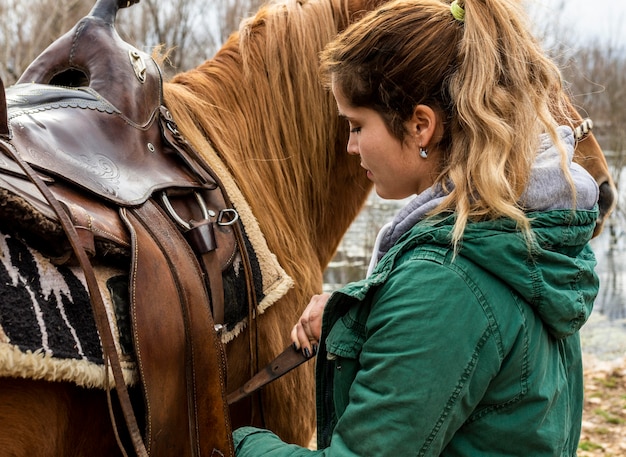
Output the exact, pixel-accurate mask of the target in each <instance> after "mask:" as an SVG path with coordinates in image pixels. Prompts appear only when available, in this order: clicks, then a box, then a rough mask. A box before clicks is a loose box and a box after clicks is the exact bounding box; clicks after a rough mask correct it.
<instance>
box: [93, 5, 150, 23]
mask: <svg viewBox="0 0 626 457" xmlns="http://www.w3.org/2000/svg"><path fill="white" fill-rule="evenodd" d="M135 3H139V0H98V1H97V2H96V4H95V5H94V6H93V8H92V9H91V11H90V12H89V15H90V16H94V17H97V18H100V19H102V20H103V21H104V22H107V23H109V24H113V23H115V16H116V15H117V11H118V10H119V9H120V8H128V7H129V6H131V5H134V4H135Z"/></svg>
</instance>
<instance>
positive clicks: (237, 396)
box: [227, 345, 313, 405]
mask: <svg viewBox="0 0 626 457" xmlns="http://www.w3.org/2000/svg"><path fill="white" fill-rule="evenodd" d="M312 357H313V356H311V357H306V356H305V355H304V354H302V351H298V350H296V349H295V348H294V347H293V346H292V345H290V346H289V347H288V348H287V349H285V350H284V351H283V352H281V353H280V355H278V357H276V358H275V359H274V360H272V362H271V363H269V364H268V365H267V366H266V367H265V368H263V370H261V371H259V372H258V373H257V374H256V375H254V376H253V377H252V378H251V379H250V380H249V381H248V382H246V383H245V384H244V385H243V386H241V387H240V388H239V389H237V390H235V391H234V392H231V393H230V394H228V397H227V401H228V404H229V405H232V404H233V403H236V402H238V401H239V400H241V399H243V398H245V397H247V396H248V395H251V394H252V393H254V392H256V391H257V390H259V389H260V388H261V387H264V386H266V385H267V384H269V383H270V382H272V381H275V380H276V379H278V378H280V377H281V376H283V375H285V374H287V373H288V372H290V371H291V370H293V369H294V368H296V367H299V366H300V365H302V364H303V363H304V362H306V361H307V360H310V359H311V358H312Z"/></svg>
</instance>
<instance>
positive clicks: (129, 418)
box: [0, 136, 148, 457]
mask: <svg viewBox="0 0 626 457" xmlns="http://www.w3.org/2000/svg"><path fill="white" fill-rule="evenodd" d="M5 138H6V139H8V136H6V137H5ZM0 145H2V146H3V149H4V150H5V151H6V153H7V154H9V155H10V156H11V158H12V159H13V160H15V162H16V163H17V164H19V166H20V167H21V168H22V170H23V171H24V173H26V175H27V176H28V178H29V179H30V180H31V182H32V183H33V184H35V186H37V188H38V189H39V191H40V192H41V193H42V195H43V196H44V198H45V199H46V200H47V201H48V203H49V204H50V206H51V207H52V209H53V210H54V213H55V214H56V216H57V217H58V219H59V222H60V223H61V225H62V227H63V230H64V231H65V232H66V234H67V237H68V239H69V242H70V244H71V246H72V249H73V251H74V254H75V255H76V259H77V260H78V263H79V265H80V266H81V268H82V269H83V272H84V274H85V281H86V283H87V288H88V290H89V295H90V297H91V305H92V309H93V314H94V319H95V321H96V326H97V328H98V333H99V335H100V339H101V341H102V352H103V354H104V358H105V360H108V361H109V362H110V366H111V370H112V372H113V379H114V381H115V388H116V390H117V394H118V398H119V402H120V406H121V409H122V412H123V415H124V419H125V421H126V427H127V429H128V432H129V435H130V438H131V441H132V444H133V447H134V450H135V453H136V454H137V456H138V457H148V452H147V450H146V447H145V445H144V443H143V440H142V437H141V432H140V430H139V426H138V424H137V418H136V417H135V413H134V411H133V407H132V404H131V401H130V395H129V393H128V389H127V388H126V383H125V381H124V376H123V374H122V367H121V364H120V359H119V355H118V353H117V349H116V347H115V339H114V337H113V333H112V331H111V327H110V324H109V320H108V316H107V312H106V307H105V304H104V299H103V298H102V292H101V290H100V287H99V285H98V281H97V279H96V275H95V272H94V270H93V266H92V265H91V262H90V261H89V258H88V257H87V253H86V252H85V250H84V249H83V248H82V246H81V239H80V236H79V235H78V233H77V232H76V228H75V227H74V224H73V223H72V221H71V220H70V218H69V216H68V215H67V213H66V212H65V211H64V210H63V208H62V206H61V204H60V203H59V201H58V200H57V199H56V198H55V197H54V196H53V195H52V192H50V190H49V189H48V187H47V186H46V184H45V183H44V182H43V181H42V179H41V178H40V177H39V176H38V175H37V173H36V172H35V171H34V170H33V169H32V167H31V166H30V165H29V164H28V163H26V162H25V161H24V160H23V159H22V158H21V157H20V154H19V153H18V152H17V151H16V150H15V149H14V147H13V145H12V144H11V143H9V142H7V141H3V140H0ZM105 365H106V364H105ZM118 444H119V446H120V448H121V449H123V446H122V444H121V443H118Z"/></svg>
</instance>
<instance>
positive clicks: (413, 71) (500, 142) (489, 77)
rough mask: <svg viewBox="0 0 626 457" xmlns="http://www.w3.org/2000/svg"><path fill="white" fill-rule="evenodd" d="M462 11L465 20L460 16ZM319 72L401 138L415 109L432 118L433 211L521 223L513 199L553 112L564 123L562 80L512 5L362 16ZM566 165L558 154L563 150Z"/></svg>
mask: <svg viewBox="0 0 626 457" xmlns="http://www.w3.org/2000/svg"><path fill="white" fill-rule="evenodd" d="M459 11H460V12H461V13H464V17H463V14H459ZM321 73H322V77H323V80H324V81H325V83H326V84H327V85H328V86H329V87H330V86H331V85H332V86H334V87H336V88H338V89H339V90H340V91H341V93H342V94H343V95H344V96H345V99H346V100H347V102H348V103H350V104H351V105H353V106H356V107H366V108H371V109H373V110H375V111H376V112H378V113H379V114H380V116H381V117H382V118H383V119H384V121H385V123H386V125H387V127H388V129H389V132H390V133H391V134H392V135H393V136H395V137H396V138H398V139H400V140H403V139H404V138H406V136H407V135H409V134H410V133H411V132H409V131H407V129H406V125H407V121H408V120H409V119H410V118H411V116H413V114H414V109H415V107H416V106H417V105H427V106H430V107H431V108H432V109H433V110H434V111H435V112H437V113H438V119H437V120H438V122H439V123H440V124H441V126H442V128H441V134H440V135H438V136H433V137H432V140H431V141H430V144H428V145H425V146H427V147H428V148H429V149H432V150H434V151H436V152H437V154H433V155H432V157H431V156H430V155H429V159H426V160H437V161H438V164H437V169H438V173H439V174H438V178H437V179H438V180H439V181H440V182H441V184H443V185H444V186H446V187H447V189H448V190H449V191H450V194H449V197H448V198H447V199H446V201H445V202H444V203H443V204H442V205H441V206H440V207H439V208H438V211H439V212H441V211H454V212H455V213H456V215H457V225H456V227H455V233H454V235H453V236H454V240H455V242H457V241H459V240H460V237H461V235H462V233H463V230H464V227H465V224H466V223H467V221H468V220H474V219H485V218H496V217H501V216H508V217H512V218H514V219H515V220H517V221H518V222H519V223H520V225H521V226H522V227H524V228H528V221H527V218H526V216H525V214H524V208H520V207H519V204H518V201H519V198H520V195H521V194H522V192H523V191H524V189H525V187H526V184H527V182H528V178H529V174H530V168H531V165H532V163H533V160H534V157H535V153H536V150H537V146H538V138H539V134H540V133H543V132H548V133H550V134H551V135H552V137H553V139H554V140H555V141H559V140H558V136H557V134H556V123H555V121H554V117H553V116H552V113H553V112H554V113H558V114H559V116H561V117H562V118H564V119H566V118H567V116H566V115H565V113H564V109H563V108H562V107H560V106H559V105H558V103H557V102H559V101H560V100H562V88H561V81H560V74H559V71H558V69H557V68H556V66H555V65H554V64H553V63H552V62H551V61H550V60H549V59H548V58H547V57H546V56H545V55H544V53H543V52H542V50H541V48H540V46H539V44H538V43H537V41H536V40H535V39H534V37H533V36H532V35H531V33H530V32H529V30H528V27H527V25H526V23H525V13H524V11H523V9H522V7H521V5H520V2H519V0H457V1H456V2H455V5H454V7H453V8H451V5H450V3H449V2H447V1H445V0H395V1H391V2H389V3H387V4H385V5H384V6H382V7H381V8H379V9H378V10H376V11H374V12H371V13H369V14H368V15H366V16H364V17H363V19H362V20H360V21H359V22H357V23H355V24H353V25H352V26H351V27H349V28H348V29H347V30H346V31H345V32H344V33H342V34H341V35H339V36H338V37H337V39H335V40H334V41H333V42H332V43H330V44H329V45H328V46H327V48H326V49H325V50H324V52H323V53H322V65H321ZM563 155H564V158H563V164H565V162H566V159H565V152H564V151H563Z"/></svg>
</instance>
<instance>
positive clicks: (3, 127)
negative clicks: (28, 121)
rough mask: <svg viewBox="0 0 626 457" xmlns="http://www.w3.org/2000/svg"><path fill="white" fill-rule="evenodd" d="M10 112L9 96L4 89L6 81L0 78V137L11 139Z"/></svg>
mask: <svg viewBox="0 0 626 457" xmlns="http://www.w3.org/2000/svg"><path fill="white" fill-rule="evenodd" d="M10 132H11V131H10V130H9V113H8V111H7V96H6V92H5V91H4V83H3V82H2V78H0V137H3V138H7V139H10V136H11V135H10Z"/></svg>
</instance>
